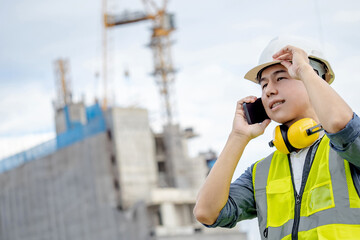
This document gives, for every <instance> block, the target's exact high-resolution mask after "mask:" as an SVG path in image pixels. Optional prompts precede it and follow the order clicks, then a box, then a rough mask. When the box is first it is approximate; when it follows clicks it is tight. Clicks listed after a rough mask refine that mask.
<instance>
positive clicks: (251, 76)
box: [244, 60, 281, 83]
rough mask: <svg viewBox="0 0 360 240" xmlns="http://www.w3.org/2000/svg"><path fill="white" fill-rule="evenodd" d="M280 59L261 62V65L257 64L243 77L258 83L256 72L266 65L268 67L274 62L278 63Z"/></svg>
mask: <svg viewBox="0 0 360 240" xmlns="http://www.w3.org/2000/svg"><path fill="white" fill-rule="evenodd" d="M280 62H281V61H278V60H277V61H272V62H267V63H263V64H261V65H258V66H256V67H254V68H252V69H251V70H250V71H248V72H247V73H246V74H245V76H244V78H245V79H247V80H250V81H252V82H254V83H259V81H258V79H257V78H258V73H259V72H260V71H261V70H263V69H264V68H267V67H270V66H272V65H275V64H279V63H280Z"/></svg>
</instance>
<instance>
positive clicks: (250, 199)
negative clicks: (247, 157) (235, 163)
mask: <svg viewBox="0 0 360 240" xmlns="http://www.w3.org/2000/svg"><path fill="white" fill-rule="evenodd" d="M253 167H254V164H253V165H251V167H249V168H248V169H247V170H246V171H245V172H244V173H243V174H242V175H241V176H240V177H239V178H237V179H236V180H235V181H234V182H233V183H231V185H230V191H229V198H228V200H227V202H226V204H225V206H224V207H223V209H222V210H221V212H220V214H219V216H218V218H217V219H216V221H215V223H214V224H212V225H206V224H204V225H205V226H206V227H210V228H214V227H226V228H232V227H234V226H235V225H236V223H237V222H239V221H241V220H245V219H251V218H255V217H256V204H255V199H254V190H253V184H252V169H253Z"/></svg>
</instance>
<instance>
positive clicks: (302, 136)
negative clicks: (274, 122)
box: [287, 118, 319, 149]
mask: <svg viewBox="0 0 360 240" xmlns="http://www.w3.org/2000/svg"><path fill="white" fill-rule="evenodd" d="M315 125H316V122H315V121H314V120H313V119H311V118H303V119H300V120H299V121H296V122H295V123H294V124H292V125H291V126H290V127H289V129H288V131H287V137H288V141H289V142H290V144H291V145H292V146H294V147H295V148H298V149H302V148H306V147H308V146H310V145H311V144H313V143H314V142H315V141H316V139H318V137H319V133H314V134H312V135H310V136H308V135H307V133H306V130H307V129H309V128H311V127H314V126H315Z"/></svg>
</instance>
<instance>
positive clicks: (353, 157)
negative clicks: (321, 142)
mask: <svg viewBox="0 0 360 240" xmlns="http://www.w3.org/2000/svg"><path fill="white" fill-rule="evenodd" d="M326 135H327V136H328V137H329V139H330V146H331V148H333V149H334V150H335V151H336V152H338V154H339V155H340V156H341V157H342V158H344V159H346V160H348V161H349V162H351V163H352V164H354V165H355V166H357V167H360V118H359V117H358V115H356V113H354V115H353V118H352V119H351V120H350V121H349V122H348V124H347V125H346V126H345V128H344V129H342V130H340V131H339V132H337V133H328V132H326Z"/></svg>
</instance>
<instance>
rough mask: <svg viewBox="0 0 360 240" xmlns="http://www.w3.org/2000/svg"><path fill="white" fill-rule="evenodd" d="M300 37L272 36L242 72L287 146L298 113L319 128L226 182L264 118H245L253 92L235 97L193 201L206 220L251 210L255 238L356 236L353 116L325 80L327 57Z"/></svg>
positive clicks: (213, 223) (230, 223)
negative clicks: (312, 137) (257, 89)
mask: <svg viewBox="0 0 360 240" xmlns="http://www.w3.org/2000/svg"><path fill="white" fill-rule="evenodd" d="M303 43H304V42H303V41H302V40H299V39H296V38H295V39H294V38H276V39H274V40H272V41H271V42H270V44H269V45H268V46H267V48H265V50H264V52H263V54H262V56H261V58H260V65H259V66H257V67H255V68H253V69H252V70H250V71H249V72H248V73H247V74H246V76H245V78H247V79H249V80H251V81H254V82H257V83H258V84H260V86H261V89H262V96H261V100H262V103H263V105H264V108H265V111H266V113H267V114H268V116H269V117H270V119H271V120H274V121H276V122H278V123H281V124H283V127H281V129H285V130H281V132H282V133H283V134H280V137H284V142H287V143H286V144H287V145H286V146H288V145H291V144H292V142H291V141H294V142H296V141H299V138H300V137H295V139H287V138H288V137H289V138H290V137H291V136H289V135H288V134H286V131H288V129H289V130H290V128H292V127H293V128H298V127H297V125H298V123H299V122H301V121H302V119H308V118H311V119H313V121H315V122H316V123H321V125H322V127H323V129H324V130H325V134H324V133H323V132H322V134H320V136H319V137H318V139H316V141H315V142H312V143H310V145H309V146H306V147H304V148H296V147H294V148H292V146H290V147H288V148H287V150H288V151H287V152H281V151H279V150H277V151H275V152H274V153H272V154H271V155H270V156H268V157H266V158H265V159H263V160H261V161H258V162H257V163H255V164H253V165H252V166H251V167H250V168H248V170H247V171H246V172H245V173H244V174H242V175H241V176H240V177H239V178H238V179H237V180H236V181H235V182H234V183H231V179H232V176H233V174H234V171H235V168H236V166H237V164H238V161H239V159H240V158H241V155H242V153H243V150H244V149H245V147H246V145H247V144H248V143H249V141H250V140H251V139H253V138H256V137H257V136H259V135H261V134H263V132H264V130H265V128H266V127H267V126H268V124H269V123H270V120H269V119H267V120H264V121H263V122H262V123H257V124H251V125H249V124H248V123H247V121H246V119H245V114H244V109H243V103H252V102H254V101H255V100H256V97H254V96H249V97H246V98H243V99H241V100H240V101H238V102H237V106H236V112H235V117H234V121H233V127H232V131H231V133H230V135H229V138H228V140H227V143H226V145H225V147H224V149H223V151H222V152H221V154H220V156H219V158H218V160H217V161H216V163H215V165H214V166H213V168H212V170H211V172H210V173H209V175H208V177H207V179H206V181H205V183H204V185H203V186H202V188H201V190H200V192H199V194H198V198H197V202H196V205H195V208H194V215H195V217H196V218H197V220H198V221H200V222H201V223H203V224H205V225H206V226H208V227H217V226H220V227H234V226H235V225H236V223H237V222H238V221H240V220H244V219H250V218H254V217H258V221H259V229H260V234H261V238H262V239H277V240H278V239H358V238H360V237H359V236H360V198H359V191H360V187H359V185H360V181H359V179H360V177H359V176H360V174H359V172H360V171H359V167H360V137H359V136H360V119H359V117H358V116H357V115H356V114H355V113H353V111H352V110H351V108H350V107H349V106H348V105H347V104H346V102H345V101H344V100H343V99H342V98H341V97H340V96H339V95H338V94H337V93H336V92H335V91H334V90H333V89H332V88H331V87H330V85H329V84H330V83H331V82H332V81H333V79H334V74H333V73H332V70H331V67H330V65H329V64H328V62H327V61H325V60H324V59H323V58H321V57H320V55H321V53H320V52H319V51H317V50H316V49H314V48H311V47H309V45H311V44H303ZM287 44H292V45H287ZM302 45H303V46H302ZM314 70H315V71H314ZM299 120H300V121H299ZM300 125H301V124H300ZM293 138H294V137H293ZM290 140H291V141H290ZM300 141H301V139H300ZM345 159H346V160H345Z"/></svg>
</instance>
